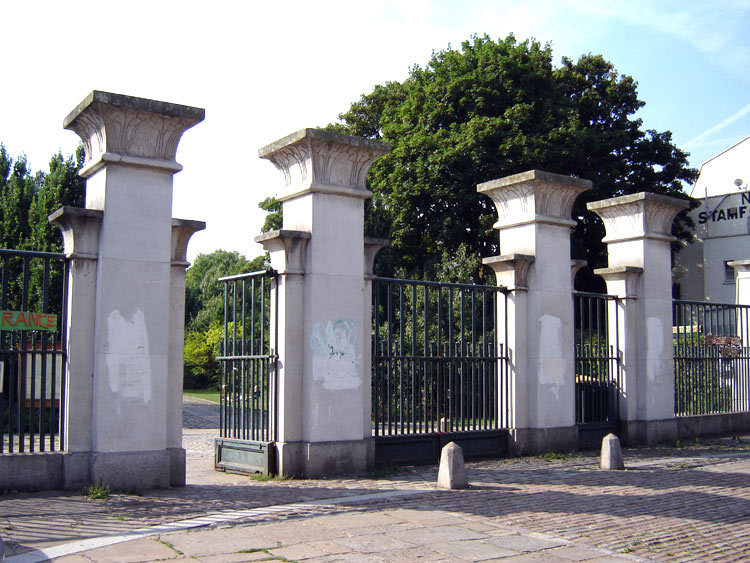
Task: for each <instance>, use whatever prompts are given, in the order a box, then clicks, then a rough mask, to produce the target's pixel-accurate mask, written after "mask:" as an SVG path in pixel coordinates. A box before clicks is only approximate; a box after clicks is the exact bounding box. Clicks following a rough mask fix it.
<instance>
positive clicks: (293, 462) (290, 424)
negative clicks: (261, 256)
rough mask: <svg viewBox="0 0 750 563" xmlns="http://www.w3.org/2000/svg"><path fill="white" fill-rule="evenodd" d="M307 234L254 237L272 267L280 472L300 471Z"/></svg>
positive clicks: (275, 233)
mask: <svg viewBox="0 0 750 563" xmlns="http://www.w3.org/2000/svg"><path fill="white" fill-rule="evenodd" d="M309 240H310V233H309V232H303V231H290V230H286V229H282V230H278V231H271V232H270V233H265V234H262V235H258V236H257V237H255V242H259V243H261V244H262V245H263V246H264V248H265V249H266V250H267V251H268V254H269V255H270V257H271V267H272V268H273V269H274V270H275V271H276V277H275V278H274V280H273V282H272V283H273V284H275V285H272V286H271V291H272V292H273V291H276V295H277V297H278V299H277V300H274V299H271V307H272V308H273V307H276V309H275V310H273V309H272V310H271V326H270V327H269V329H270V333H271V334H275V335H276V337H277V342H276V349H275V350H274V352H275V353H276V354H277V355H278V357H279V360H278V362H277V365H276V374H277V382H276V405H277V413H276V420H277V423H276V436H275V441H276V459H277V467H276V471H277V473H278V474H279V475H287V476H292V475H299V471H300V467H301V466H302V465H303V463H302V460H301V458H300V456H301V455H302V454H301V448H300V447H299V444H300V443H301V442H302V435H303V432H302V406H303V401H302V397H303V394H304V387H303V379H302V369H303V365H302V352H301V351H302V350H304V348H305V345H304V339H303V338H304V331H303V321H304V316H303V314H304V302H303V299H304V295H303V294H304V274H305V266H306V261H307V244H308V242H309Z"/></svg>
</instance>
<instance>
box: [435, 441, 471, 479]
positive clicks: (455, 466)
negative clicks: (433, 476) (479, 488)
mask: <svg viewBox="0 0 750 563" xmlns="http://www.w3.org/2000/svg"><path fill="white" fill-rule="evenodd" d="M437 485H438V487H440V488H441V489H466V488H467V487H468V486H469V480H468V479H467V478H466V464H465V463H464V451H463V449H462V448H461V446H459V445H458V444H456V442H449V443H448V444H446V445H445V446H444V447H443V449H442V450H440V466H439V467H438V480H437Z"/></svg>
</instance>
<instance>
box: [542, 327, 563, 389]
mask: <svg viewBox="0 0 750 563" xmlns="http://www.w3.org/2000/svg"><path fill="white" fill-rule="evenodd" d="M562 355H563V353H562V321H561V320H560V319H559V318H558V317H555V316H554V315H542V317H541V319H539V357H540V358H541V366H540V367H541V369H540V371H539V382H540V383H541V384H542V385H549V386H550V390H551V391H552V393H553V394H554V395H555V400H556V401H557V402H560V387H562V386H563V385H565V371H564V369H563V364H562V362H561V358H562Z"/></svg>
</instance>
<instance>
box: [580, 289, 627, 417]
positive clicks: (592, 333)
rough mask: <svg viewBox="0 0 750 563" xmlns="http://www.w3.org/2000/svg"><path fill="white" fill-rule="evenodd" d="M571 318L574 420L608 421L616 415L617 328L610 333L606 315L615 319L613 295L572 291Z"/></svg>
mask: <svg viewBox="0 0 750 563" xmlns="http://www.w3.org/2000/svg"><path fill="white" fill-rule="evenodd" d="M573 303H574V305H573V309H574V318H575V327H576V329H575V377H576V381H575V388H576V393H575V396H576V399H575V400H576V404H575V408H576V424H579V425H585V424H610V425H614V424H616V423H617V421H618V419H619V395H620V358H619V345H618V342H617V331H613V332H614V341H612V340H611V336H610V330H609V327H610V320H611V319H610V315H611V314H612V313H614V315H615V318H614V319H612V320H614V322H615V324H616V322H617V315H618V307H617V299H616V298H615V297H613V296H611V295H604V294H598V293H583V292H576V293H574V294H573Z"/></svg>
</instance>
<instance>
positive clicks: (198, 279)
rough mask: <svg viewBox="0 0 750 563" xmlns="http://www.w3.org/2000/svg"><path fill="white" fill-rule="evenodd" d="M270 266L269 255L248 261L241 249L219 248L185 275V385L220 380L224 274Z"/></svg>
mask: <svg viewBox="0 0 750 563" xmlns="http://www.w3.org/2000/svg"><path fill="white" fill-rule="evenodd" d="M268 267H269V262H268V256H267V255H264V256H258V257H257V258H254V259H253V260H248V259H247V258H245V257H244V256H242V254H240V253H239V252H228V251H226V250H216V251H214V252H212V253H210V254H199V255H198V256H197V257H196V259H195V261H194V262H193V265H192V266H190V268H188V270H187V272H186V274H185V348H184V380H183V381H184V386H185V388H186V389H203V388H206V387H216V386H217V385H218V384H219V380H220V366H219V362H217V361H216V357H217V356H219V355H220V351H221V340H222V338H223V336H224V326H223V323H224V284H223V283H222V282H220V281H219V278H220V277H222V276H230V275H233V274H242V273H246V272H255V271H258V270H264V269H266V268H268Z"/></svg>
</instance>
